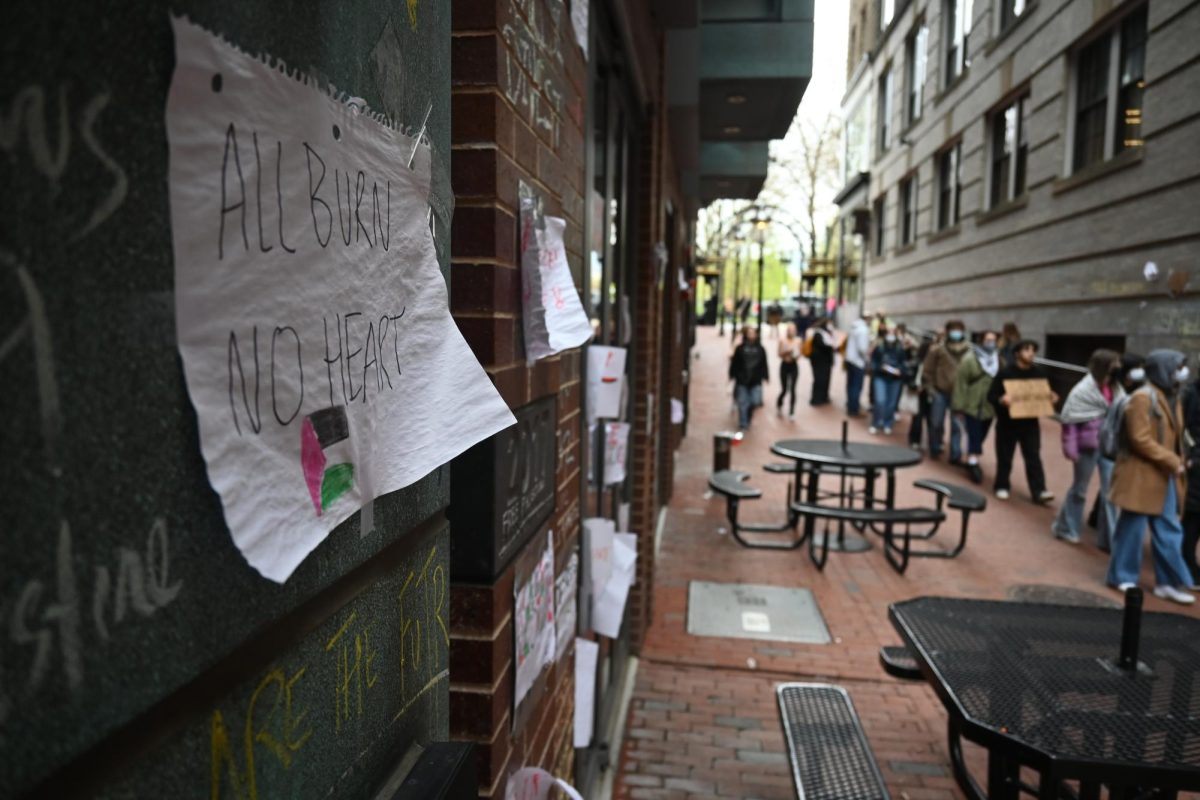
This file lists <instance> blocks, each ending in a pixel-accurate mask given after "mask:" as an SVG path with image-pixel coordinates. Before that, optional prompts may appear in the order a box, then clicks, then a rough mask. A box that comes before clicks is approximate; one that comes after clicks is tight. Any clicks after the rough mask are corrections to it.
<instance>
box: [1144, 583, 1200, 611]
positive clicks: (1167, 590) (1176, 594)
mask: <svg viewBox="0 0 1200 800" xmlns="http://www.w3.org/2000/svg"><path fill="white" fill-rule="evenodd" d="M1154 596H1155V597H1161V598H1162V599H1163V600H1170V601H1172V602H1175V603H1179V604H1181V605H1185V606H1190V605H1191V604H1192V603H1194V602H1196V595H1194V594H1188V593H1187V592H1184V591H1181V590H1179V589H1176V588H1175V587H1174V586H1155V587H1154Z"/></svg>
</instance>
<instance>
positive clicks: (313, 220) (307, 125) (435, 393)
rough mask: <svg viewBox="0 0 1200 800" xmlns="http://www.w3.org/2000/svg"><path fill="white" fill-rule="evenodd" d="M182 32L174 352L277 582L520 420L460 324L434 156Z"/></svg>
mask: <svg viewBox="0 0 1200 800" xmlns="http://www.w3.org/2000/svg"><path fill="white" fill-rule="evenodd" d="M172 25H173V28H174V32H175V73H174V75H173V76H172V79H171V88H170V92H169V94H168V96H167V109H166V127H167V139H168V144H169V156H170V165H169V193H170V201H171V232H172V237H173V240H174V255H175V312H176V327H177V334H178V341H179V351H180V354H181V356H182V357H183V369H184V375H185V377H186V379H187V387H188V394H189V396H190V397H191V400H192V405H193V406H195V409H196V415H197V417H198V419H199V428H200V447H201V450H202V452H203V455H204V460H205V463H206V465H207V468H208V478H209V481H210V482H211V483H212V485H213V488H214V489H216V490H217V493H218V494H219V495H220V497H221V504H222V507H223V509H224V512H225V521H226V523H227V524H228V526H229V530H230V533H231V534H232V536H233V540H234V542H235V543H236V545H237V547H238V549H239V550H241V552H242V555H243V556H245V558H246V560H247V561H248V562H249V563H250V565H251V566H253V567H254V568H255V569H257V570H258V571H259V572H260V573H262V574H263V575H264V576H265V577H267V578H270V579H271V580H274V581H278V582H283V581H285V580H286V579H287V578H288V576H289V575H291V574H292V571H293V570H295V569H296V567H297V565H299V564H300V562H301V561H302V560H303V559H304V557H305V556H306V555H308V553H309V552H311V551H312V550H313V548H315V547H316V546H317V545H318V544H320V542H321V541H322V540H323V539H324V538H325V537H326V536H327V535H328V534H329V532H330V531H332V530H333V529H334V528H335V527H337V525H339V524H340V523H341V522H343V521H344V520H345V519H347V518H348V517H349V516H351V515H352V514H353V513H354V512H355V511H357V510H358V509H359V508H360V507H361V506H362V505H363V503H365V502H367V501H369V500H371V499H372V498H375V497H378V496H379V495H382V494H386V493H388V492H392V491H395V490H397V489H400V488H402V487H404V486H407V485H409V484H411V483H415V482H416V481H417V480H419V479H420V478H422V477H423V476H425V475H427V474H428V473H429V472H431V471H432V470H434V469H435V468H437V467H438V466H439V465H441V464H444V463H446V462H448V461H449V460H450V459H452V458H453V457H454V456H456V455H458V454H459V453H461V452H463V451H464V450H466V449H467V448H468V447H470V446H472V445H474V444H475V443H477V442H479V441H481V440H482V439H485V438H486V437H488V436H490V435H492V434H493V433H495V432H497V431H499V430H501V429H503V428H506V427H508V426H509V425H511V424H513V423H514V422H515V420H514V418H513V416H512V414H511V413H510V412H509V410H508V407H507V405H505V403H504V401H503V400H501V399H500V396H499V395H498V394H497V393H496V390H495V389H494V388H493V386H492V383H491V381H490V380H488V377H487V375H486V374H485V373H484V371H483V368H482V367H480V366H479V363H478V362H477V361H476V360H475V357H474V355H473V354H472V353H471V350H470V348H469V347H468V346H467V344H466V342H465V341H464V340H463V338H462V335H461V334H460V333H459V331H458V327H457V326H456V325H455V324H454V321H453V320H452V319H451V317H450V313H449V310H448V307H447V299H446V283H445V280H444V279H443V278H442V275H441V273H440V271H439V269H438V263H437V258H436V255H435V252H434V242H433V236H432V234H431V232H430V228H429V204H428V196H429V181H430V153H429V148H428V147H427V146H425V145H423V144H421V143H420V142H419V141H418V140H417V139H415V138H413V137H409V136H406V135H404V134H402V133H399V132H397V131H396V130H394V129H393V128H392V127H391V126H389V124H387V120H384V119H382V118H381V117H378V116H377V115H374V114H372V113H371V112H369V111H365V110H363V109H362V108H361V107H360V106H357V105H355V106H352V105H350V104H347V103H343V102H340V101H339V100H336V99H334V98H333V97H331V96H330V95H329V94H328V93H326V92H325V91H324V90H322V89H320V88H318V87H316V86H315V84H314V82H313V81H311V80H306V79H304V78H303V77H296V76H293V75H289V74H285V72H284V71H282V69H280V68H276V67H274V66H269V65H267V64H266V63H264V62H263V61H261V60H259V59H257V58H254V57H251V56H248V55H246V54H245V53H242V52H241V51H239V50H237V49H236V48H234V47H232V46H230V45H229V44H227V43H226V42H224V41H222V40H221V39H219V38H218V37H216V36H213V35H211V34H209V33H208V32H206V31H204V30H203V29H201V28H199V27H198V26H196V25H194V24H192V23H191V22H189V21H187V20H184V19H180V18H174V19H173V20H172ZM410 158H411V159H412V162H411V164H412V166H411V168H410V167H409V166H408V164H409V161H410ZM449 364H452V365H454V368H453V369H447V368H446V365H449Z"/></svg>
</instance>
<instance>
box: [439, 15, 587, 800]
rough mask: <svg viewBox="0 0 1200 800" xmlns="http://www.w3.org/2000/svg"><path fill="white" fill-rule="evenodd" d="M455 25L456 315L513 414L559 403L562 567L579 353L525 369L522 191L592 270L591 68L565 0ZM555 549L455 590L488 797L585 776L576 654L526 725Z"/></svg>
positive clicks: (456, 707)
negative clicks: (536, 404) (576, 769)
mask: <svg viewBox="0 0 1200 800" xmlns="http://www.w3.org/2000/svg"><path fill="white" fill-rule="evenodd" d="M555 9H558V10H559V11H560V12H561V14H560V16H558V17H556V16H555V15H554V13H552V12H553V11H554V10H555ZM453 28H454V33H453V40H452V44H451V48H452V49H451V64H452V80H453V106H452V143H453V148H454V149H453V154H452V158H451V182H452V185H453V187H454V192H455V199H456V208H455V213H454V223H453V228H452V232H451V271H450V273H451V292H450V304H451V311H452V313H453V314H454V318H455V319H456V320H457V322H458V325H459V329H460V330H461V331H462V333H463V336H464V337H466V340H467V342H468V344H470V346H471V348H472V350H473V351H474V352H475V355H476V357H478V359H479V361H480V363H482V364H483V366H484V368H485V369H486V370H487V372H488V374H489V375H490V376H491V378H492V380H493V382H494V383H495V385H496V388H497V389H498V390H499V392H500V394H501V396H502V397H504V399H505V401H507V402H508V404H509V406H511V407H512V408H518V407H520V406H523V405H525V404H527V403H529V402H531V401H533V400H536V399H538V398H541V397H545V396H547V395H552V394H556V395H557V403H558V455H559V457H558V464H557V472H556V482H557V487H558V490H557V498H556V504H555V511H554V514H553V515H552V516H551V519H550V520H549V522H548V523H547V526H546V527H549V528H550V529H552V530H553V531H554V545H555V553H556V562H557V563H556V571H558V570H561V569H562V567H563V565H564V564H565V563H566V560H567V558H568V557H569V555H570V553H571V552H572V551H574V550H575V549H577V547H578V541H579V527H580V525H579V520H580V498H579V481H580V473H579V469H580V463H581V462H580V442H579V435H578V430H579V420H580V386H579V373H580V369H579V353H578V351H572V352H570V353H567V354H565V355H563V356H561V357H555V358H548V359H543V360H541V361H538V362H537V363H536V364H535V365H534V366H532V367H528V366H526V364H525V353H524V349H523V345H522V333H521V295H520V285H521V281H520V273H519V264H518V262H517V244H516V243H517V216H518V201H517V184H518V181H519V180H524V181H525V182H526V183H527V184H529V185H530V186H531V187H532V188H534V189H535V190H536V191H537V192H539V193H540V194H541V196H542V198H543V200H544V202H545V212H546V213H547V214H549V215H553V216H561V217H564V218H565V219H566V221H567V228H566V234H565V236H566V248H567V253H568V259H569V260H570V261H571V265H572V268H573V271H574V272H575V273H576V274H577V275H578V274H580V273H581V264H582V257H583V254H582V249H583V232H582V219H583V208H584V205H583V194H582V190H583V183H584V143H585V138H584V130H583V109H584V100H585V97H586V95H585V92H586V90H587V78H586V76H587V69H586V64H585V63H584V61H583V56H582V53H581V52H580V50H579V48H578V47H577V46H576V45H575V42H574V34H573V32H572V31H571V28H570V19H569V17H568V16H567V14H566V8H565V5H564V4H562V3H554V2H547V0H455V2H454V8H453ZM451 536H452V538H453V536H454V532H453V531H452V532H451ZM544 542H545V531H544V530H542V531H540V532H538V533H537V534H535V535H534V537H533V538H532V539H531V540H530V543H529V544H528V545H527V546H526V547H525V548H524V550H523V552H522V553H520V554H518V556H517V557H516V558H515V559H514V561H513V563H512V564H511V565H510V566H509V567H508V569H507V570H506V571H505V573H504V574H503V575H502V576H501V577H500V578H499V579H498V580H497V581H496V582H495V583H494V584H492V585H488V586H477V585H466V584H458V583H454V584H452V585H451V598H450V599H451V615H450V621H451V631H450V731H451V736H452V737H453V738H455V739H459V740H471V741H474V742H476V743H478V745H479V747H480V749H481V757H480V770H479V792H480V796H482V797H503V795H504V787H505V781H506V778H507V775H508V773H510V772H512V771H513V770H515V769H518V768H520V767H522V766H541V767H543V768H545V769H549V770H551V771H553V772H554V773H555V774H557V775H559V776H561V777H564V778H567V779H570V777H571V772H572V769H573V759H574V749H573V747H572V742H571V730H572V721H573V704H574V675H573V668H574V660H573V652H574V651H573V649H572V650H568V653H567V655H566V656H565V657H564V659H563V660H562V661H561V662H559V663H557V664H556V665H554V666H553V667H551V668H550V669H548V670H546V671H544V672H543V674H542V677H541V678H540V679H539V681H538V683H537V685H535V686H534V688H533V690H531V692H530V695H529V696H528V698H527V699H526V701H525V702H524V703H523V705H522V708H521V714H520V717H519V718H518V719H517V720H516V722H515V723H514V720H513V688H514V667H513V657H512V656H513V654H512V648H513V629H512V624H513V621H512V611H513V585H514V581H515V582H517V583H518V584H519V583H520V582H523V581H524V580H525V579H526V577H527V576H528V574H529V571H530V570H531V569H532V565H533V563H534V562H536V560H537V557H538V555H540V550H541V549H542V548H543V547H544Z"/></svg>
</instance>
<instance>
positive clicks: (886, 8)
mask: <svg viewBox="0 0 1200 800" xmlns="http://www.w3.org/2000/svg"><path fill="white" fill-rule="evenodd" d="M875 7H876V8H877V9H878V10H879V30H881V31H882V30H885V29H886V28H887V26H888V25H890V24H892V17H894V16H895V15H896V0H875Z"/></svg>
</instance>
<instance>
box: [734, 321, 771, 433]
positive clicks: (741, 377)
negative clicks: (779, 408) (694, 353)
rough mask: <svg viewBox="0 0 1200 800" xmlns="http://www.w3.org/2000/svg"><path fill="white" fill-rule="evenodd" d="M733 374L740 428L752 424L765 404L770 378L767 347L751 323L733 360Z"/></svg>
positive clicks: (742, 428)
mask: <svg viewBox="0 0 1200 800" xmlns="http://www.w3.org/2000/svg"><path fill="white" fill-rule="evenodd" d="M729 377H730V378H732V379H733V382H734V386H733V399H734V402H735V403H736V404H737V410H738V430H743V431H744V430H746V429H747V428H749V427H750V417H751V415H752V414H753V413H754V409H756V408H758V407H759V406H761V405H762V385H763V384H764V383H765V382H766V381H767V380H768V373H767V351H766V350H764V349H763V346H762V344H761V343H759V341H758V331H757V330H755V328H754V326H752V325H747V326H746V328H745V330H744V332H743V333H742V343H741V344H739V345H738V346H737V349H736V350H734V351H733V357H732V358H730V360H729Z"/></svg>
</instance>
